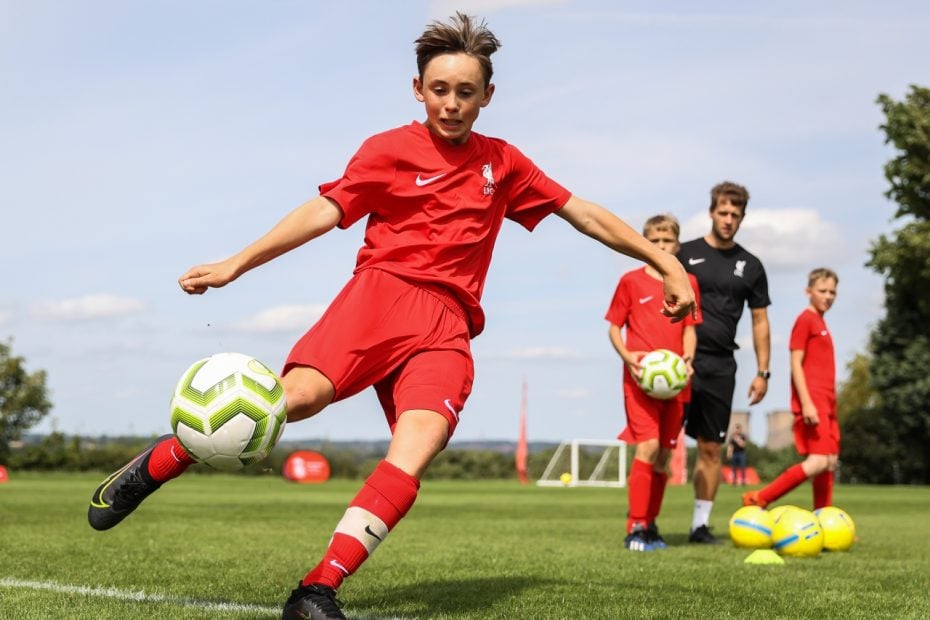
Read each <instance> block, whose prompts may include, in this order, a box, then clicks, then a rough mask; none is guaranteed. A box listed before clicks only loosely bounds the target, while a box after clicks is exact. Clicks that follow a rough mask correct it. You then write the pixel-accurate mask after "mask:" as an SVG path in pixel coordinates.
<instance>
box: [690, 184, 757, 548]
mask: <svg viewBox="0 0 930 620" xmlns="http://www.w3.org/2000/svg"><path fill="white" fill-rule="evenodd" d="M710 197H711V203H710V219H711V222H712V225H711V230H710V232H709V233H708V234H707V235H705V236H704V237H701V238H698V239H695V240H693V241H688V242H687V243H683V244H682V246H681V249H680V250H679V252H678V259H679V260H680V261H681V262H682V264H683V265H684V267H685V269H686V270H687V271H688V272H690V273H693V274H694V275H695V277H697V281H698V286H699V287H700V289H701V312H702V314H703V315H704V323H703V324H701V325H698V326H697V337H698V344H697V354H696V355H695V358H694V362H693V366H694V376H693V377H692V379H691V381H692V384H691V385H692V391H691V402H690V403H689V404H688V405H687V406H686V409H685V417H686V422H685V433H686V434H687V435H688V436H689V437H693V438H694V439H696V440H697V445H698V459H697V466H696V467H695V471H694V517H693V519H692V522H691V535H690V536H689V538H688V540H689V541H690V542H694V543H716V542H717V539H716V537H715V536H714V535H713V534H712V533H711V532H710V528H709V527H708V525H707V524H708V521H709V520H710V512H711V509H712V508H713V505H714V497H715V496H716V495H717V487H718V486H719V484H720V452H721V447H722V446H723V443H724V441H725V439H726V434H727V429H728V427H729V424H730V411H731V408H732V406H733V392H734V389H735V387H736V360H735V358H734V356H733V352H734V351H735V350H736V349H737V348H738V347H737V345H736V326H737V324H738V323H739V320H740V317H742V315H743V306H744V305H748V306H749V309H750V311H751V313H752V342H753V346H754V348H755V351H756V363H757V365H758V372H757V373H756V376H755V377H754V378H753V380H752V384H751V385H750V387H749V404H750V405H754V404H756V403H758V402H759V401H761V400H762V398H763V397H764V396H765V393H766V391H767V390H768V380H769V376H770V373H769V352H770V336H769V319H768V312H767V310H766V307H767V306H768V305H769V304H770V303H771V302H770V301H769V288H768V280H767V279H766V277H765V269H764V268H763V267H762V263H761V262H760V261H759V259H758V258H756V257H755V256H753V255H752V254H750V253H749V252H747V251H746V249H745V248H743V247H742V246H741V245H739V244H738V243H736V242H735V241H734V240H733V237H734V236H735V235H736V231H738V230H739V226H740V223H741V222H742V221H743V216H744V215H745V214H746V205H747V204H748V203H749V192H748V191H747V190H746V188H745V187H743V186H741V185H737V184H736V183H730V182H724V183H720V184H719V185H717V186H715V187H714V188H713V189H712V190H711V192H710Z"/></svg>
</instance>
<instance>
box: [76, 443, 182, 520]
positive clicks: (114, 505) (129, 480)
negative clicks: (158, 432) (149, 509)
mask: <svg viewBox="0 0 930 620" xmlns="http://www.w3.org/2000/svg"><path fill="white" fill-rule="evenodd" d="M171 437H173V435H162V436H161V437H159V438H158V439H156V440H155V442H154V443H153V444H152V445H150V446H149V447H148V448H146V449H145V450H143V451H142V453H141V454H140V455H139V456H137V457H136V458H134V459H132V460H131V461H130V462H129V463H128V464H127V465H126V466H124V467H123V468H122V469H119V470H118V471H115V472H113V473H112V474H110V475H109V476H107V479H106V480H104V481H103V482H101V483H100V486H98V487H97V490H96V491H94V495H93V497H91V500H90V508H89V509H88V510H87V520H88V521H89V522H90V526H91V527H92V528H94V529H95V530H108V529H110V528H111V527H113V526H114V525H116V524H118V523H119V522H120V521H122V520H123V519H125V518H126V517H128V516H129V514H130V513H131V512H132V511H133V510H135V509H136V508H137V507H138V506H139V504H141V503H142V500H144V499H145V498H146V497H148V496H149V495H151V494H152V493H154V492H155V491H157V490H158V488H159V487H160V486H161V483H160V482H156V481H155V480H153V479H152V477H151V476H150V475H149V470H148V464H149V456H150V455H151V454H152V450H153V449H154V448H155V446H156V445H158V444H159V443H160V442H162V441H164V440H165V439H169V438H171Z"/></svg>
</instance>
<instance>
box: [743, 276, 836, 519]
mask: <svg viewBox="0 0 930 620" xmlns="http://www.w3.org/2000/svg"><path fill="white" fill-rule="evenodd" d="M838 282H839V278H838V277H837V275H836V273H835V272H833V271H831V270H830V269H824V268H821V269H814V270H813V271H811V272H810V275H809V276H808V283H807V291H806V292H807V296H808V298H809V299H810V305H809V306H808V307H807V308H805V309H804V310H803V311H802V312H801V314H800V315H798V318H797V319H795V322H794V327H793V328H792V330H791V342H790V347H791V411H792V412H793V413H794V443H795V446H796V447H797V450H798V454H801V455H802V456H805V457H806V458H805V459H804V461H803V462H802V463H798V464H796V465H792V466H791V467H789V468H788V469H786V470H785V471H784V472H782V474H781V475H779V476H778V478H776V479H775V480H773V481H772V482H771V483H770V484H768V485H767V486H766V487H765V488H763V489H761V490H759V491H747V492H746V493H743V505H745V506H761V507H763V508H765V507H766V506H767V505H769V504H771V503H772V502H774V501H775V500H777V499H778V498H780V497H782V496H783V495H785V494H787V493H788V492H789V491H791V490H792V489H794V488H795V487H797V486H798V485H800V484H801V483H802V482H804V481H805V480H807V479H808V478H812V479H813V487H814V510H817V509H818V508H823V507H825V506H830V505H832V503H833V470H834V469H835V468H836V458H837V456H838V455H839V453H840V426H839V423H838V422H837V419H836V363H835V360H834V353H833V338H832V337H831V336H830V330H828V329H827V324H826V322H824V319H823V315H824V314H826V312H827V310H829V309H830V308H831V307H832V306H833V302H834V301H835V300H836V285H837V283H838Z"/></svg>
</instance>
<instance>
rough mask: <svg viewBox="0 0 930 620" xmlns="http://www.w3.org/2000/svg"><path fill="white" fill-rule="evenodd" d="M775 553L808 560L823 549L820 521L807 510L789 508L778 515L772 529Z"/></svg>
mask: <svg viewBox="0 0 930 620" xmlns="http://www.w3.org/2000/svg"><path fill="white" fill-rule="evenodd" d="M772 542H773V546H774V548H775V551H777V552H778V553H780V554H781V555H788V556H793V557H797V558H810V557H814V556H816V555H818V554H819V553H820V550H821V549H823V530H822V529H821V527H820V520H819V519H818V518H817V516H816V515H815V514H814V513H812V512H811V511H809V510H804V509H803V508H796V507H795V508H789V509H788V510H785V511H783V512H782V513H781V515H779V517H778V519H777V520H776V521H775V525H774V527H773V528H772Z"/></svg>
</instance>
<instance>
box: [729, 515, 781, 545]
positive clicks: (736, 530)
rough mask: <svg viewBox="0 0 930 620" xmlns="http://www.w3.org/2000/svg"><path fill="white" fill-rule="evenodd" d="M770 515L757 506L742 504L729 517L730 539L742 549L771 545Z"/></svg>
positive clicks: (771, 524) (772, 525)
mask: <svg viewBox="0 0 930 620" xmlns="http://www.w3.org/2000/svg"><path fill="white" fill-rule="evenodd" d="M774 525H775V524H774V522H773V521H772V516H771V515H770V514H769V513H768V512H767V511H766V510H765V509H764V508H760V507H759V506H743V507H742V508H740V509H739V510H737V511H736V512H734V513H733V516H732V517H730V540H732V541H733V544H734V545H736V546H737V547H741V548H743V549H768V548H770V547H771V546H772V528H773V527H774Z"/></svg>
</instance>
